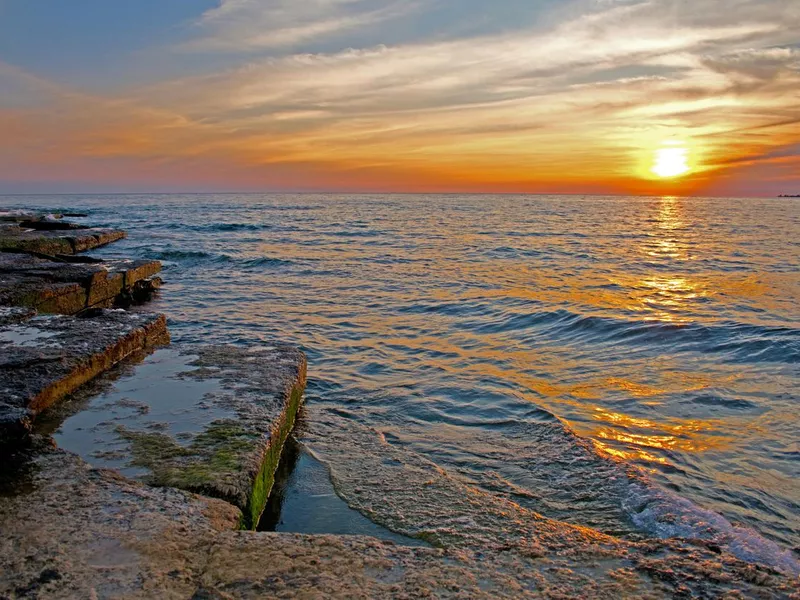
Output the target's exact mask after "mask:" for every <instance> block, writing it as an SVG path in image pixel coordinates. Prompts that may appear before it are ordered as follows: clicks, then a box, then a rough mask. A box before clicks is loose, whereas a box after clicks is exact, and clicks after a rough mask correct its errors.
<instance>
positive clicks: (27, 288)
mask: <svg viewBox="0 0 800 600" xmlns="http://www.w3.org/2000/svg"><path fill="white" fill-rule="evenodd" d="M160 270H161V263H159V262H158V261H148V260H125V259H117V260H109V261H99V262H94V261H92V262H83V261H81V262H67V261H66V260H64V259H59V258H57V257H49V258H45V257H40V256H33V255H30V254H25V253H10V252H0V304H5V305H13V306H26V307H29V308H34V309H36V310H37V311H39V312H45V313H62V314H75V313H78V312H80V311H82V310H86V309H88V308H109V307H112V306H129V305H130V304H133V303H139V302H143V301H146V300H147V299H148V298H149V296H150V295H151V294H152V292H154V291H155V290H156V289H157V288H158V287H159V286H160V284H161V280H160V279H159V278H158V277H156V274H157V273H158V272H159V271H160Z"/></svg>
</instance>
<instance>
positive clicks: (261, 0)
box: [184, 0, 416, 52]
mask: <svg viewBox="0 0 800 600" xmlns="http://www.w3.org/2000/svg"><path fill="white" fill-rule="evenodd" d="M415 7H416V4H415V3H414V2H412V1H400V0H378V1H377V2H376V1H374V0H303V1H302V2H296V1H292V0H221V3H220V5H219V6H218V7H217V8H214V9H212V10H209V11H207V12H206V13H204V14H203V16H202V17H201V18H200V19H199V21H198V23H197V28H198V29H199V35H198V37H197V38H195V39H193V40H192V41H190V42H188V43H187V44H185V46H184V47H185V48H188V49H193V50H203V51H219V50H223V51H235V52H243V51H253V50H258V49H271V48H279V47H283V46H294V45H297V44H299V43H301V42H305V41H308V40H318V39H320V38H325V37H330V36H335V35H337V34H343V33H347V32H350V31H353V30H356V29H359V28H362V27H365V26H373V25H375V24H377V23H380V22H382V21H386V20H389V19H392V18H394V17H397V16H400V15H404V14H407V13H408V12H409V11H411V10H413V9H414V8H415Z"/></svg>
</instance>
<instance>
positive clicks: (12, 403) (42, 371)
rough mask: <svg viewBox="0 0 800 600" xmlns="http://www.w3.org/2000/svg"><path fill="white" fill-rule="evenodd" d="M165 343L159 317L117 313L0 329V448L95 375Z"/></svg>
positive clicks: (33, 320) (42, 320)
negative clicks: (47, 409) (139, 352)
mask: <svg viewBox="0 0 800 600" xmlns="http://www.w3.org/2000/svg"><path fill="white" fill-rule="evenodd" d="M168 340H169V334H168V333H167V326H166V318H165V317H164V315H158V314H149V313H129V312H125V311H121V310H98V311H97V312H96V314H92V315H91V316H87V317H85V318H77V317H68V316H61V315H55V316H37V317H33V318H28V319H24V318H23V319H21V320H17V322H12V323H10V324H6V325H2V326H0V443H3V442H6V443H7V442H9V441H12V440H15V439H18V438H19V437H20V436H24V435H25V434H26V433H27V432H28V431H29V430H30V428H31V424H32V421H33V419H34V418H35V417H36V415H38V414H39V413H40V412H42V411H43V410H44V409H46V408H47V407H49V406H50V405H52V404H53V403H55V402H56V401H58V400H60V399H61V398H63V397H64V396H66V395H67V394H70V393H71V392H73V391H74V390H76V389H77V388H78V387H80V386H81V385H83V384H85V383H86V382H87V381H89V380H91V379H92V378H94V377H96V376H97V375H98V374H99V373H101V372H103V371H106V370H108V369H109V368H110V367H111V366H113V365H114V364H116V363H118V362H120V361H121V360H123V359H125V358H126V357H128V356H130V355H131V354H133V353H135V352H138V351H141V350H144V349H147V348H152V347H155V346H158V345H160V344H163V343H165V342H167V341H168Z"/></svg>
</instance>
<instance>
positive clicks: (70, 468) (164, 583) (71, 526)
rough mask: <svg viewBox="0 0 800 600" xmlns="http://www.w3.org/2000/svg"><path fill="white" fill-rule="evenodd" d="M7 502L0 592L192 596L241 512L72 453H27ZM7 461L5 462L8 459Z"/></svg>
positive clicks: (2, 517)
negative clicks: (213, 549)
mask: <svg viewBox="0 0 800 600" xmlns="http://www.w3.org/2000/svg"><path fill="white" fill-rule="evenodd" d="M18 462H19V464H18V465H16V468H15V471H16V472H14V473H8V472H7V473H5V476H6V477H16V478H17V479H18V481H17V483H18V486H17V488H18V489H16V490H11V494H12V495H11V496H6V497H4V498H3V499H2V502H0V531H2V532H3V535H2V536H0V597H2V598H7V597H12V598H18V597H35V598H110V597H114V598H117V597H137V598H190V597H191V596H192V594H193V593H194V591H195V590H196V588H197V579H198V577H199V575H200V573H201V571H202V569H203V566H204V564H205V562H206V560H207V555H208V553H209V552H210V549H211V546H212V545H213V543H214V540H215V537H216V535H217V534H218V533H219V532H220V531H224V530H230V529H232V528H234V527H235V526H236V523H237V522H238V519H239V511H238V510H237V509H236V508H235V507H233V506H231V505H230V504H227V503H225V502H222V501H219V500H213V499H209V498H201V497H198V496H195V495H193V494H190V493H187V492H181V491H178V490H170V489H155V488H149V487H147V486H143V485H141V484H138V483H136V482H133V481H130V480H128V479H125V478H124V477H121V476H119V475H118V474H115V473H114V472H112V471H105V470H96V469H92V468H90V467H89V466H88V465H87V464H86V463H84V462H83V461H82V460H80V459H79V458H78V457H76V456H75V455H72V454H70V453H68V452H64V451H59V450H52V449H49V450H47V449H45V450H44V451H43V452H42V453H41V454H38V456H36V457H28V456H24V457H22V459H20V460H19V461H18ZM3 466H6V465H3Z"/></svg>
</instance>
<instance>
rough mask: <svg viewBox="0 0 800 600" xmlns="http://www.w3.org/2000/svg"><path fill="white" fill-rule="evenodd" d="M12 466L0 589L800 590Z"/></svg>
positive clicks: (78, 467) (507, 593) (321, 594)
mask: <svg viewBox="0 0 800 600" xmlns="http://www.w3.org/2000/svg"><path fill="white" fill-rule="evenodd" d="M5 466H6V471H7V470H8V468H9V467H8V463H6V465H5ZM11 468H12V469H13V470H15V473H14V474H13V477H14V480H15V481H16V482H17V488H18V489H16V490H13V491H11V492H9V490H7V489H5V490H2V492H0V493H4V494H5V496H4V497H3V498H2V500H3V501H2V502H0V530H2V532H3V536H2V538H0V597H8V598H75V597H80V598H152V597H159V598H198V599H199V598H241V599H249V598H265V597H268V598H608V599H615V600H616V599H618V598H674V597H706V598H723V597H724V598H745V597H747V598H797V587H796V585H795V583H796V582H793V581H792V580H791V579H789V578H784V579H781V578H779V577H777V576H776V575H775V574H774V573H769V572H765V571H757V570H755V569H754V570H752V572H749V574H748V572H745V573H743V574H742V575H740V578H739V579H737V580H733V581H732V580H731V579H730V578H728V577H726V575H725V573H723V572H718V573H716V575H715V572H714V571H713V570H710V571H709V572H708V573H707V574H706V575H707V576H708V577H707V578H708V581H707V582H706V583H705V584H704V587H703V588H702V589H700V588H695V591H697V590H699V591H698V593H697V594H695V593H694V592H693V591H692V588H690V587H687V586H686V585H685V584H686V583H687V580H685V579H683V575H684V572H683V571H681V569H684V570H685V572H686V573H689V572H690V571H689V565H688V564H684V565H683V566H681V565H680V563H678V562H674V561H673V562H666V561H664V559H663V555H662V552H659V551H655V550H652V549H651V550H652V551H646V550H645V549H639V550H638V552H639V553H640V554H641V555H640V557H639V559H638V560H639V562H638V563H636V562H633V563H632V562H631V558H632V557H631V555H630V554H627V553H621V552H617V551H614V552H608V551H604V552H597V551H596V550H586V551H585V552H582V553H578V554H569V553H566V554H565V555H563V556H559V555H556V554H553V555H548V556H542V555H540V554H538V553H535V552H532V553H527V554H525V553H519V552H517V551H515V550H514V549H513V548H505V549H502V548H494V549H492V550H490V551H486V550H478V549H470V548H420V547H416V548H412V547H408V546H398V545H395V544H393V543H391V542H385V541H380V540H377V539H374V538H367V537H359V536H330V535H300V534H278V533H254V532H244V531H235V530H234V528H235V527H236V525H237V523H238V520H239V511H238V509H236V508H235V507H234V506H232V505H230V504H228V503H226V502H223V501H220V500H215V499H211V498H205V497H202V496H198V495H195V494H192V493H189V492H185V491H180V490H176V489H171V488H152V487H148V486H146V485H142V484H140V483H137V482H134V481H131V480H128V479H126V478H124V477H122V476H120V475H119V474H117V473H115V472H113V471H108V470H102V469H94V468H91V467H90V466H88V465H87V464H86V463H85V462H83V461H82V460H81V459H80V458H78V457H77V456H75V455H72V454H70V453H67V452H64V451H62V450H54V449H48V448H46V447H45V448H39V449H37V450H36V451H35V452H34V456H33V457H27V456H25V457H21V458H20V459H18V460H17V461H15V462H14V464H13V466H12V467H11ZM4 475H5V476H8V475H9V473H8V472H6V473H4ZM0 489H2V488H0ZM9 494H10V495H9ZM571 529H572V531H571V532H570V533H569V536H568V537H569V538H570V539H571V542H572V543H575V544H579V543H581V539H580V536H579V535H577V536H576V534H575V531H574V528H571ZM565 539H566V538H565ZM684 560H685V562H686V563H689V562H692V561H693V560H694V561H696V559H693V558H692V557H685V559H684ZM704 560H708V559H704ZM705 566H709V568H710V566H711V565H705ZM695 568H697V567H695ZM688 583H689V584H690V585H691V584H692V582H691V581H688Z"/></svg>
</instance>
